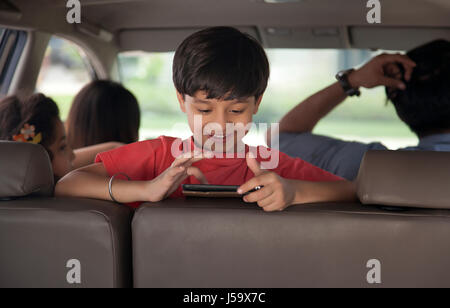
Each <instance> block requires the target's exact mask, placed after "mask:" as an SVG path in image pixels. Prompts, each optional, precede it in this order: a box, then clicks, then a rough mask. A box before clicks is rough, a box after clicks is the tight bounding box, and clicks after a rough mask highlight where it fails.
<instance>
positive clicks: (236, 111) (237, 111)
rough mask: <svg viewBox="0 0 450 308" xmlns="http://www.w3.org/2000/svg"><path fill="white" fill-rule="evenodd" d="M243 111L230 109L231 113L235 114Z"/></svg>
mask: <svg viewBox="0 0 450 308" xmlns="http://www.w3.org/2000/svg"><path fill="white" fill-rule="evenodd" d="M244 111H245V110H231V112H232V113H236V114H239V113H243V112H244Z"/></svg>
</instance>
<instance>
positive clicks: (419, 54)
mask: <svg viewBox="0 0 450 308" xmlns="http://www.w3.org/2000/svg"><path fill="white" fill-rule="evenodd" d="M407 55H408V56H409V57H410V58H411V59H412V60H413V61H414V62H416V64H417V67H415V68H414V71H413V74H412V77H411V80H410V81H409V82H406V81H405V80H403V81H404V82H405V84H406V86H407V88H406V90H405V91H400V90H392V89H386V91H387V93H388V97H389V99H390V100H391V101H392V103H393V104H394V106H395V109H396V111H397V114H398V116H399V118H400V119H401V120H402V121H403V122H405V123H406V124H407V125H408V126H409V127H410V128H411V130H412V131H413V132H414V133H416V134H417V135H418V136H419V137H425V136H428V135H431V134H436V133H441V132H443V131H445V130H449V129H450V42H449V41H446V40H438V41H433V42H431V43H428V44H426V45H423V46H420V47H418V48H415V49H413V50H411V51H409V52H408V53H407Z"/></svg>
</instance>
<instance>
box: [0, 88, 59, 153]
mask: <svg viewBox="0 0 450 308" xmlns="http://www.w3.org/2000/svg"><path fill="white" fill-rule="evenodd" d="M58 120H59V109H58V106H57V105H56V103H55V102H54V101H53V100H52V99H51V98H49V97H47V96H45V95H43V94H34V95H32V96H30V97H28V98H25V99H21V98H19V97H18V96H9V97H6V98H4V99H3V100H1V101H0V140H9V141H12V140H13V136H15V135H19V134H20V130H21V129H22V128H23V127H24V125H25V124H29V125H33V126H34V127H35V133H36V134H39V133H41V134H42V141H41V142H40V144H41V145H42V146H43V147H44V148H45V149H46V150H47V152H48V154H49V155H50V158H51V159H53V154H52V153H51V151H50V149H49V147H50V146H51V145H52V144H53V143H54V142H55V138H56V130H55V125H56V121H58Z"/></svg>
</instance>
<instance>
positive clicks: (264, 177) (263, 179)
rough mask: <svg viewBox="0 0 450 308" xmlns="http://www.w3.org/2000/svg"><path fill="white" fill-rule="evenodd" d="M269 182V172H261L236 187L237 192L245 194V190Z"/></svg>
mask: <svg viewBox="0 0 450 308" xmlns="http://www.w3.org/2000/svg"><path fill="white" fill-rule="evenodd" d="M270 183H271V178H270V174H269V173H263V174H261V175H259V176H255V177H254V178H251V179H250V180H248V181H247V182H246V183H244V184H242V185H241V186H240V187H239V188H238V193H239V194H245V193H246V192H248V191H250V190H252V189H255V187H258V186H266V185H267V184H270Z"/></svg>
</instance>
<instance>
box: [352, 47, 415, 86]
mask: <svg viewBox="0 0 450 308" xmlns="http://www.w3.org/2000/svg"><path fill="white" fill-rule="evenodd" d="M397 64H399V65H401V66H403V68H404V70H405V76H404V77H405V80H406V81H409V80H410V79H411V75H412V72H413V70H414V68H415V67H416V63H414V61H412V60H411V59H410V58H409V57H407V56H405V55H401V54H394V55H391V54H382V55H379V56H377V57H375V58H373V59H372V60H370V61H369V62H368V63H366V64H365V65H364V66H362V67H361V68H360V69H358V70H356V71H354V72H352V73H351V74H350V76H349V82H350V84H351V85H352V87H354V88H359V87H364V88H367V89H371V88H374V87H377V86H387V87H390V88H396V89H400V90H405V89H406V85H405V84H404V83H403V81H402V77H403V76H399V78H397V76H396V77H394V76H392V74H390V72H389V70H390V68H391V67H392V66H397ZM400 75H401V74H400Z"/></svg>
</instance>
